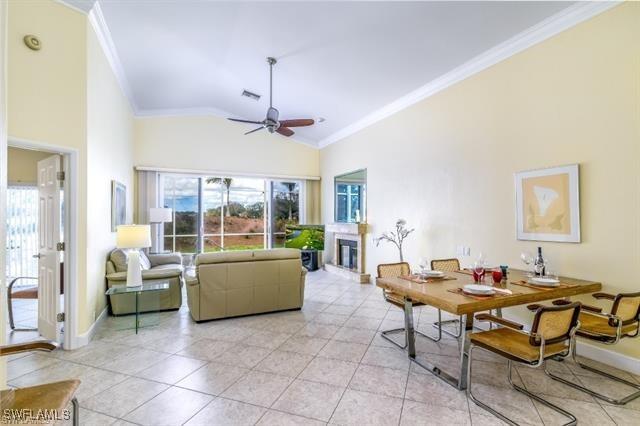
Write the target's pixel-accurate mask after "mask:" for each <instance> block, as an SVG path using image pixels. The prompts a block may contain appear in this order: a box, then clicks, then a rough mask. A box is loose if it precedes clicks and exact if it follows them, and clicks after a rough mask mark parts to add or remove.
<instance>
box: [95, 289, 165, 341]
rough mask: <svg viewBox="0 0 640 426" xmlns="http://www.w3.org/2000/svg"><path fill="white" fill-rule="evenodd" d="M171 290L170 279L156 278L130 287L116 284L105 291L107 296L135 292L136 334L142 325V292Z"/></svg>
mask: <svg viewBox="0 0 640 426" xmlns="http://www.w3.org/2000/svg"><path fill="white" fill-rule="evenodd" d="M167 290H169V281H168V280H166V281H163V280H155V281H147V282H145V283H143V284H142V285H141V286H137V287H128V286H126V285H114V286H113V287H111V288H110V289H108V290H107V291H106V293H105V295H107V296H115V295H120V294H132V293H133V294H135V297H136V334H138V328H139V327H140V302H139V298H140V295H141V294H142V293H147V292H161V291H167Z"/></svg>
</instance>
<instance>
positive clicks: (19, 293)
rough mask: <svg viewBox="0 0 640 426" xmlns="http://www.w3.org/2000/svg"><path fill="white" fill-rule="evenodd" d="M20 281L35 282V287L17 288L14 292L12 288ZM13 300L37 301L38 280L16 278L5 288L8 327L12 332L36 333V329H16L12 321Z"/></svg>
mask: <svg viewBox="0 0 640 426" xmlns="http://www.w3.org/2000/svg"><path fill="white" fill-rule="evenodd" d="M21 280H32V281H35V282H36V284H35V285H29V286H25V287H18V288H17V289H15V290H14V288H13V287H14V286H15V285H16V283H17V282H19V281H21ZM13 299H36V300H37V299H38V279H37V278H35V277H16V278H14V279H12V280H11V282H9V285H8V286H7V312H8V313H9V327H11V330H12V331H36V330H38V329H37V328H32V327H22V328H16V325H15V323H14V321H13Z"/></svg>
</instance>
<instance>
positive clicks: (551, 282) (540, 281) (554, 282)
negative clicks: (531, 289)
mask: <svg viewBox="0 0 640 426" xmlns="http://www.w3.org/2000/svg"><path fill="white" fill-rule="evenodd" d="M529 283H531V284H535V285H539V286H542V287H557V286H559V285H560V281H559V280H558V279H556V278H544V277H531V278H530V279H529Z"/></svg>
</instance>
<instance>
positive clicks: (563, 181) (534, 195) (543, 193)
mask: <svg viewBox="0 0 640 426" xmlns="http://www.w3.org/2000/svg"><path fill="white" fill-rule="evenodd" d="M515 186H516V236H517V239H518V240H525V241H554V242H564V243H579V242H580V241H581V239H580V238H581V237H580V170H579V165H578V164H570V165H566V166H558V167H549V168H545V169H538V170H529V171H523V172H516V173H515Z"/></svg>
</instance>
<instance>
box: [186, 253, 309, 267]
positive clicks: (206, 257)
mask: <svg viewBox="0 0 640 426" xmlns="http://www.w3.org/2000/svg"><path fill="white" fill-rule="evenodd" d="M282 259H300V250H296V249H272V250H240V251H223V252H215V253H204V254H199V255H198V257H196V265H208V264H216V263H236V262H255V261H260V260H282Z"/></svg>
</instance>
